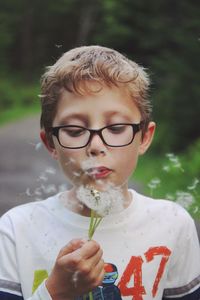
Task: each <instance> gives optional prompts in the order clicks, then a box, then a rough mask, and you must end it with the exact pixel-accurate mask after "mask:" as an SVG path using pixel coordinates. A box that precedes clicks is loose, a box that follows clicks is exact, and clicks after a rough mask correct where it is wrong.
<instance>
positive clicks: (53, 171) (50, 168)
mask: <svg viewBox="0 0 200 300" xmlns="http://www.w3.org/2000/svg"><path fill="white" fill-rule="evenodd" d="M45 172H46V173H48V174H52V175H53V174H56V170H55V169H54V168H52V167H49V168H47V169H46V170H45Z"/></svg>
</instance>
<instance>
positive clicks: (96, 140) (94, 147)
mask: <svg viewBox="0 0 200 300" xmlns="http://www.w3.org/2000/svg"><path fill="white" fill-rule="evenodd" d="M86 149H87V154H88V156H98V155H105V154H106V150H107V148H106V145H105V144H104V142H103V141H102V139H101V137H100V136H99V135H98V134H97V133H95V134H94V135H93V136H92V138H91V140H90V142H89V144H88V146H87V148H86Z"/></svg>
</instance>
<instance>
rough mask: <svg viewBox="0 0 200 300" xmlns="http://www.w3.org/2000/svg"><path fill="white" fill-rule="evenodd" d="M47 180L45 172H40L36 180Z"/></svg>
mask: <svg viewBox="0 0 200 300" xmlns="http://www.w3.org/2000/svg"><path fill="white" fill-rule="evenodd" d="M47 180H48V177H47V175H46V174H45V173H41V174H40V176H39V178H38V181H47Z"/></svg>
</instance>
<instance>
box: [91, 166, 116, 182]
mask: <svg viewBox="0 0 200 300" xmlns="http://www.w3.org/2000/svg"><path fill="white" fill-rule="evenodd" d="M86 173H87V174H88V175H89V176H91V177H93V178H95V179H102V178H105V177H107V176H108V175H110V174H111V173H112V170H111V169H109V168H106V167H95V168H89V169H88V170H87V171H86Z"/></svg>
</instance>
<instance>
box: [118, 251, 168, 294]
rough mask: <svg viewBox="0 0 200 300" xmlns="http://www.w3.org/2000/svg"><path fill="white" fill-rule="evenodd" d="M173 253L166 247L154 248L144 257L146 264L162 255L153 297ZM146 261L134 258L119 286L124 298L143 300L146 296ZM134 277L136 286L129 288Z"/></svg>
mask: <svg viewBox="0 0 200 300" xmlns="http://www.w3.org/2000/svg"><path fill="white" fill-rule="evenodd" d="M170 254H171V251H170V250H169V249H168V248H167V247H164V246H160V247H152V248H150V249H149V250H148V251H147V252H146V253H145V254H144V255H145V258H146V262H147V263H148V262H150V261H152V260H153V259H154V257H155V256H157V255H160V256H161V260H160V265H159V268H158V271H157V274H156V277H155V280H154V283H153V287H152V291H151V292H152V296H153V297H155V296H156V293H157V291H158V285H159V283H160V280H161V278H162V275H163V273H164V269H165V266H166V263H167V261H168V259H169V256H170ZM143 263H144V260H143V259H142V257H141V256H132V257H131V259H130V261H129V263H128V265H127V267H126V269H125V271H124V273H123V275H122V278H121V280H120V282H119V284H118V287H119V289H120V291H121V294H122V295H123V296H133V298H132V299H133V300H143V297H142V295H145V294H146V291H145V287H144V286H143V284H142V264H143ZM132 276H133V277H134V286H133V287H128V284H129V282H130V279H131V277H132Z"/></svg>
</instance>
